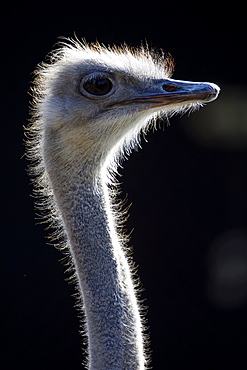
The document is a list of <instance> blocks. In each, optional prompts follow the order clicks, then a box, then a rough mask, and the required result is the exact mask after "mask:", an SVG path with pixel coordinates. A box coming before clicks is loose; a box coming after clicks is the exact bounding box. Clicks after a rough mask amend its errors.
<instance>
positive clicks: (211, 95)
mask: <svg viewBox="0 0 247 370" xmlns="http://www.w3.org/2000/svg"><path fill="white" fill-rule="evenodd" d="M160 90H161V91H162V90H163V91H164V92H161V93H160V92H159V93H158V94H155V93H152V94H143V95H138V96H134V97H132V98H130V99H126V100H123V101H120V102H117V103H115V104H113V105H112V106H111V107H113V106H114V107H116V106H123V105H124V106H126V105H135V104H138V105H139V104H145V105H146V107H145V108H147V109H150V108H156V107H162V106H167V105H177V104H179V105H180V104H185V105H186V104H190V103H209V102H211V101H213V100H215V99H216V98H217V96H218V94H219V92H220V88H219V87H218V86H217V85H215V84H213V83H209V82H190V81H189V82H187V81H180V80H172V79H167V80H163V83H162V85H161V86H159V91H160ZM111 107H110V108H111ZM145 108H144V109H145Z"/></svg>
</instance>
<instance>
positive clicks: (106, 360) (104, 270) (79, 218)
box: [50, 165, 144, 370]
mask: <svg viewBox="0 0 247 370" xmlns="http://www.w3.org/2000/svg"><path fill="white" fill-rule="evenodd" d="M55 172H56V170H55V171H53V172H50V173H53V175H51V176H50V177H51V182H52V186H53V191H54V195H55V200H56V203H57V205H58V208H59V210H60V212H61V215H62V219H63V222H64V227H65V231H66V234H67V237H68V240H69V245H70V251H71V255H72V260H73V263H74V265H75V269H76V275H77V278H78V284H79V290H80V292H81V295H82V300H83V303H84V312H85V317H86V330H87V335H88V346H89V348H88V352H89V368H90V369H91V370H92V369H94V370H96V369H100V370H109V369H111V370H114V369H122V370H123V369H126V370H127V369H128V370H131V369H136V370H137V369H138V370H139V369H144V355H143V339H142V329H141V320H140V315H139V309H138V304H137V300H136V297H135V292H134V287H133V282H132V279H131V273H130V269H129V265H128V263H127V259H126V257H125V255H124V251H123V249H122V246H121V245H120V242H119V239H118V236H117V233H116V231H115V227H114V219H113V215H112V212H111V208H110V204H109V202H110V201H109V194H108V189H107V186H106V185H105V184H104V183H103V182H102V176H101V173H97V174H96V175H95V176H93V175H92V172H91V171H90V169H88V168H87V166H86V165H85V166H84V168H80V171H78V172H77V175H73V174H72V175H70V178H69V181H67V180H68V179H67V180H66V181H63V180H62V181H61V182H60V181H59V183H58V186H57V188H56V185H55V184H56V183H57V180H58V179H55V181H53V180H52V176H54V173H55ZM68 182H69V186H68V187H67V185H65V186H64V188H62V186H61V184H62V183H64V184H68ZM96 183H97V189H96V188H95V184H96ZM66 187H67V188H66ZM61 188H62V189H61Z"/></svg>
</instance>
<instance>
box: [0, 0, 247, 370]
mask: <svg viewBox="0 0 247 370" xmlns="http://www.w3.org/2000/svg"><path fill="white" fill-rule="evenodd" d="M18 4H19V5H18ZM35 4H36V3H35ZM219 4H220V3H219ZM242 4H243V5H242V8H241V7H237V6H234V5H232V3H230V2H228V4H226V2H225V3H224V4H223V5H222V4H221V5H220V6H218V5H217V4H216V2H200V3H195V2H192V3H189V2H183V3H182V4H179V3H177V2H173V3H171V2H163V1H162V2H161V1H152V2H139V1H136V2H134V1H133V2H130V3H128V2H126V1H125V2H122V1H119V2H114V3H111V2H91V4H90V5H89V4H87V5H85V3H84V2H82V1H81V2H78V3H77V2H67V3H62V2H61V3H60V4H56V3H51V2H48V3H46V2H42V3H40V4H39V5H32V3H28V5H25V4H23V3H16V4H14V3H12V4H10V5H7V6H6V5H5V7H4V9H2V10H1V65H2V67H1V77H0V78H1V109H0V112H1V116H2V118H1V125H2V127H1V140H2V142H1V149H2V150H3V153H2V155H1V158H2V160H1V165H2V169H1V175H2V179H1V183H2V184H3V188H2V192H1V193H2V202H3V206H2V207H1V209H2V212H1V216H2V221H1V225H2V226H3V231H2V234H1V235H2V236H3V237H2V238H1V240H2V245H1V254H0V274H1V289H2V292H1V330H0V335H1V345H0V351H1V355H0V366H1V368H3V369H5V368H11V369H26V370H28V369H61V370H62V369H82V368H83V367H82V365H81V362H82V360H83V356H82V354H81V338H80V336H79V333H78V328H79V323H78V319H77V315H76V311H75V309H74V308H73V305H74V299H73V297H72V294H73V293H74V288H73V286H72V285H69V284H68V283H67V282H66V281H65V278H66V277H68V275H67V274H64V271H65V267H64V266H63V265H62V264H61V263H60V262H58V260H59V259H60V258H62V255H61V253H60V252H59V251H57V250H56V249H55V248H53V247H52V246H50V245H47V244H46V239H45V236H47V235H48V231H45V230H44V229H45V226H44V225H40V224H38V225H36V224H37V223H38V220H35V212H34V209H33V202H34V199H33V198H32V197H31V196H30V194H31V190H32V187H31V185H30V180H29V178H28V176H27V174H26V168H27V161H26V159H25V157H23V154H24V145H23V140H24V135H23V125H26V124H27V119H28V115H29V113H28V111H29V109H28V102H29V100H30V96H29V95H28V89H29V86H30V81H31V80H32V75H31V72H32V71H33V70H34V69H35V66H36V64H37V63H39V62H40V61H42V60H44V58H45V55H46V54H47V53H48V52H49V51H50V50H51V49H52V48H53V46H54V44H55V43H56V41H57V37H58V36H69V37H73V35H74V32H75V33H76V35H77V36H78V37H79V38H80V37H85V38H86V39H87V41H90V42H91V41H92V42H93V41H95V40H96V39H97V40H99V41H100V42H103V43H104V44H112V43H115V44H119V43H121V42H124V41H125V42H127V43H128V44H131V45H133V46H138V45H139V44H140V43H141V41H145V40H147V41H148V43H150V44H151V45H152V46H156V47H158V48H163V49H164V50H165V51H166V52H170V53H171V54H172V55H173V57H174V59H175V62H176V68H175V74H174V78H177V79H185V80H193V81H210V82H214V83H217V84H218V85H219V86H220V87H221V88H222V92H221V94H220V97H219V99H218V100H217V101H215V102H213V103H210V104H209V105H208V106H207V107H205V108H203V109H201V110H200V112H196V113H193V115H191V116H190V117H183V118H179V117H174V118H172V119H170V126H168V125H167V123H166V122H165V123H161V128H162V129H161V130H158V131H157V132H155V133H153V132H150V133H149V134H148V136H147V139H148V143H146V142H145V141H144V140H143V142H142V147H143V149H142V150H140V151H139V152H135V153H133V154H132V155H131V157H130V158H129V160H128V161H126V162H125V163H124V169H122V170H121V171H120V172H121V175H122V178H121V179H120V180H121V181H122V182H123V185H122V190H123V198H124V197H125V195H126V194H128V202H129V203H133V205H132V206H131V209H130V214H131V216H130V217H129V220H128V222H127V225H126V226H127V228H128V230H129V231H131V230H132V229H133V228H134V231H133V232H132V239H131V245H133V246H134V260H135V261H136V263H137V265H139V275H140V277H141V281H142V284H143V287H144V289H145V290H144V292H143V294H142V298H143V299H146V305H147V306H148V307H149V308H148V314H147V318H148V325H149V328H150V329H149V331H150V334H151V350H152V351H153V355H152V358H153V361H152V366H153V367H154V369H175V370H176V369H181V368H182V367H189V368H190V369H199V368H200V369H203V368H205V369H209V368H210V369H223V368H224V369H244V368H246V363H245V362H246V348H247V287H246V285H247V284H246V281H247V277H246V275H247V262H246V258H247V257H246V254H247V252H246V250H247V237H246V233H247V186H246V185H247V170H246V165H247V150H246V149H247V140H246V129H245V127H244V124H247V120H246V113H245V112H246V108H245V106H244V104H245V98H246V96H247V95H246V94H247V93H246V91H247V86H246V84H247V76H246V36H247V35H246V27H245V23H246V20H245V18H244V13H245V9H244V7H245V4H244V3H242ZM225 122H227V127H225V126H224V123H225ZM200 127H201V129H200ZM208 127H210V128H211V131H210V130H209V129H208ZM229 127H230V128H229ZM214 128H215V129H216V131H217V130H218V131H217V132H216V133H215V131H214ZM218 128H219V129H218ZM200 130H201V131H200ZM203 130H204V131H203ZM239 130H240V131H239ZM204 133H205V135H204ZM227 133H228V134H227ZM205 137H206V139H205ZM233 137H234V140H232V138H233Z"/></svg>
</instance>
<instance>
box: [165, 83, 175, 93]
mask: <svg viewBox="0 0 247 370" xmlns="http://www.w3.org/2000/svg"><path fill="white" fill-rule="evenodd" d="M162 88H163V90H165V91H167V92H173V91H177V90H179V87H178V86H176V85H170V84H164V85H163V86H162Z"/></svg>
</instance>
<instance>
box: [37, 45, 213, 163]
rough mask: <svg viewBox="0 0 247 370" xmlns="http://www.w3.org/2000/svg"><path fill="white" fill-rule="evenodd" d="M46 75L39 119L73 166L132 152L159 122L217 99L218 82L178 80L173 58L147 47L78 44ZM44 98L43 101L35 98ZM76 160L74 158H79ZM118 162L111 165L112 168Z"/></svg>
mask: <svg viewBox="0 0 247 370" xmlns="http://www.w3.org/2000/svg"><path fill="white" fill-rule="evenodd" d="M52 62H54V63H52V64H50V65H48V66H47V65H43V71H42V68H41V70H39V75H38V76H39V78H38V79H37V81H38V84H37V86H38V87H37V89H38V90H39V91H42V94H41V95H43V96H42V99H41V104H39V106H38V109H39V112H38V114H39V115H40V116H41V117H42V119H41V121H42V122H43V124H42V126H43V128H44V127H45V128H46V135H49V133H51V132H52V135H53V140H54V147H53V150H54V149H55V147H56V145H57V147H58V148H59V150H60V151H61V150H63V149H64V152H63V153H60V154H61V155H62V158H63V160H65V158H66V156H67V155H69V162H70V165H71V164H72V163H73V160H74V161H78V156H79V157H80V160H83V158H84V159H85V160H87V161H88V160H89V159H91V160H92V161H94V163H96V162H97V163H98V164H99V165H100V164H102V163H105V159H106V157H107V156H108V155H109V153H110V156H109V158H111V159H112V158H115V159H116V154H119V153H121V152H122V153H123V152H129V151H130V150H131V148H132V147H133V146H134V145H135V143H136V142H137V141H138V138H139V133H140V132H141V131H146V130H147V128H148V127H149V126H150V124H151V123H152V122H154V121H155V120H154V118H157V115H161V116H162V115H165V116H168V114H174V113H178V112H184V111H186V110H188V109H194V108H196V107H199V106H200V105H201V103H207V102H210V101H212V100H214V99H215V98H216V97H217V95H218V92H219V88H218V87H217V86H216V85H215V84H212V83H200V82H199V83H193V82H185V81H179V80H173V79H171V78H170V77H171V74H172V72H173V61H172V58H171V57H165V56H164V55H162V54H160V55H159V54H157V53H154V52H153V51H150V50H148V49H147V48H144V47H142V48H140V49H138V50H137V49H135V50H133V49H129V48H128V47H127V46H122V47H121V48H117V47H113V48H106V47H102V46H101V45H99V44H94V45H93V46H89V45H87V44H79V43H74V44H73V43H72V44H71V45H67V46H66V47H63V48H61V49H60V50H58V51H57V53H55V54H53V55H52ZM36 95H38V94H36ZM72 156H74V159H72ZM113 162H114V160H113V161H112V163H113Z"/></svg>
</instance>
